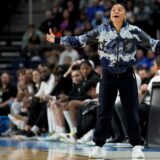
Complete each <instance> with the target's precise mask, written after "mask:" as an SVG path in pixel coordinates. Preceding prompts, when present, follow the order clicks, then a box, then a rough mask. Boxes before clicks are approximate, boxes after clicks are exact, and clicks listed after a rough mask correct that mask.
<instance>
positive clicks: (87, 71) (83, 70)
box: [80, 64, 92, 77]
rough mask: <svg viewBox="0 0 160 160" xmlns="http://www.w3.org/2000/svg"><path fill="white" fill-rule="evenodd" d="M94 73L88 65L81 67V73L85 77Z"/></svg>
mask: <svg viewBox="0 0 160 160" xmlns="http://www.w3.org/2000/svg"><path fill="white" fill-rule="evenodd" d="M91 71H92V67H90V66H89V65H87V64H82V65H81V67H80V72H81V74H82V76H83V77H87V76H88V75H89V74H90V73H91Z"/></svg>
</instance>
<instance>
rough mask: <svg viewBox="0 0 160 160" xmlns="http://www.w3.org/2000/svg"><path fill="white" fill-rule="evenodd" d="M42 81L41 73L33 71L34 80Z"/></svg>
mask: <svg viewBox="0 0 160 160" xmlns="http://www.w3.org/2000/svg"><path fill="white" fill-rule="evenodd" d="M40 81H41V75H40V73H39V72H38V71H33V82H34V83H38V82H40Z"/></svg>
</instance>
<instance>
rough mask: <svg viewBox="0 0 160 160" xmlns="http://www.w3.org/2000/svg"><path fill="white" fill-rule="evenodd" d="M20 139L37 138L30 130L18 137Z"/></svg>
mask: <svg viewBox="0 0 160 160" xmlns="http://www.w3.org/2000/svg"><path fill="white" fill-rule="evenodd" d="M20 138H21V140H37V135H35V134H34V133H33V132H32V131H28V132H27V133H26V135H24V136H21V137H20Z"/></svg>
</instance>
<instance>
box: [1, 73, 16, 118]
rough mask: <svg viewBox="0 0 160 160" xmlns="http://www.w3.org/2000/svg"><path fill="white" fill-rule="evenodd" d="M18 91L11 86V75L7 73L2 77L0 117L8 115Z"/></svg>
mask: <svg viewBox="0 0 160 160" xmlns="http://www.w3.org/2000/svg"><path fill="white" fill-rule="evenodd" d="M16 94H17V89H16V88H15V87H14V86H13V85H12V84H11V77H10V74H9V73H7V72H4V73H2V75H1V84H0V99H1V102H0V115H8V114H9V113H10V106H11V104H12V102H13V100H14V98H15V97H16Z"/></svg>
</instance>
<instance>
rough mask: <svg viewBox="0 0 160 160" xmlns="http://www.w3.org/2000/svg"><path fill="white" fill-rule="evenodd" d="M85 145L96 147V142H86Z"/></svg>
mask: <svg viewBox="0 0 160 160" xmlns="http://www.w3.org/2000/svg"><path fill="white" fill-rule="evenodd" d="M85 144H86V145H88V146H95V142H93V141H88V142H85Z"/></svg>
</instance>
